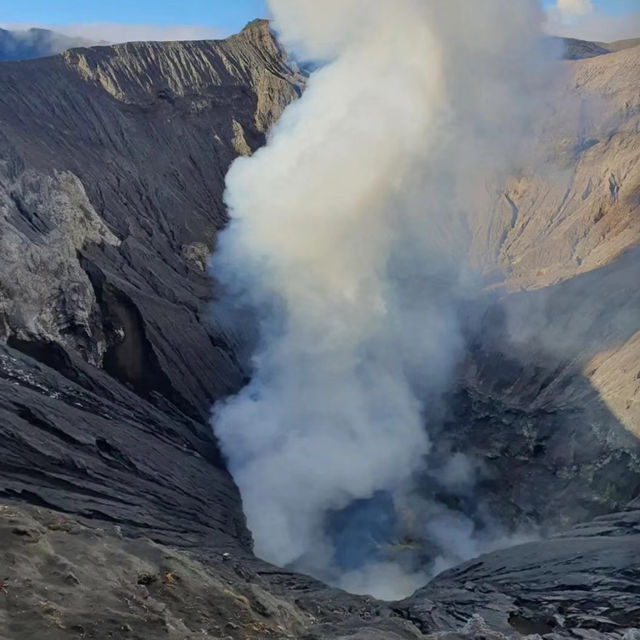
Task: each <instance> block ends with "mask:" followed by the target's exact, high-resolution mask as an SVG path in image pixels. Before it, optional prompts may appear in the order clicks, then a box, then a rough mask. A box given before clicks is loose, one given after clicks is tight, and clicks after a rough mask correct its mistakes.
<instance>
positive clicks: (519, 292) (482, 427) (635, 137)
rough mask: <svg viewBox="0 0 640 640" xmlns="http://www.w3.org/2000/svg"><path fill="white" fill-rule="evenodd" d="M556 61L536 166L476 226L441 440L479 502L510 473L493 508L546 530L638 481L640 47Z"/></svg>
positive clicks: (628, 492) (612, 505) (627, 495)
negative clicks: (550, 111)
mask: <svg viewBox="0 0 640 640" xmlns="http://www.w3.org/2000/svg"><path fill="white" fill-rule="evenodd" d="M630 44H631V45H633V43H630ZM565 64H566V65H567V72H568V77H567V81H566V83H565V84H564V85H563V86H562V87H559V89H558V92H557V94H556V97H555V100H556V104H557V105H565V107H564V108H566V110H567V111H566V113H565V112H563V111H562V109H561V108H560V107H558V109H557V112H556V113H555V115H554V117H553V118H552V120H551V121H550V122H549V123H548V124H547V125H545V129H544V132H543V133H541V136H540V141H539V143H538V145H539V148H538V149H537V150H535V151H536V152H537V153H538V154H539V157H542V158H544V160H545V162H544V163H543V164H542V166H541V167H540V166H539V167H537V168H536V170H535V171H533V170H525V171H523V173H522V175H521V176H519V177H517V178H514V179H513V180H512V181H511V182H510V184H509V185H508V187H507V189H506V190H505V191H504V192H502V193H498V194H496V206H495V208H494V209H493V211H492V214H491V215H490V216H487V217H486V218H478V219H477V220H476V223H477V224H476V226H475V227H473V226H472V237H473V240H472V248H471V257H472V260H474V261H475V262H476V264H477V265H478V266H479V267H480V268H481V269H485V271H486V273H487V274H489V277H490V281H492V282H494V283H495V284H494V285H493V286H491V287H490V288H489V290H488V291H487V296H486V298H485V302H486V304H487V311H486V313H485V315H484V317H483V319H482V320H481V321H480V322H479V323H476V324H473V328H472V329H471V331H470V333H471V336H472V337H471V344H472V347H471V349H470V350H469V354H468V358H467V362H466V364H465V367H463V370H462V371H461V391H460V393H459V394H458V395H456V396H455V398H454V400H453V402H452V406H453V407H454V408H453V417H452V420H451V421H450V422H449V423H448V429H445V431H446V435H445V437H444V440H445V441H446V440H447V439H449V440H450V441H451V442H452V444H451V446H452V447H453V448H454V449H458V448H461V449H464V450H466V451H469V452H472V453H474V454H477V453H478V452H479V453H480V455H481V456H482V459H483V460H485V461H486V462H487V463H488V465H489V468H490V469H491V470H492V473H491V474H490V475H493V477H494V478H496V479H498V478H499V479H500V480H494V481H492V480H490V479H487V480H486V490H487V493H488V494H490V495H496V490H497V488H498V485H499V484H500V483H501V482H502V481H503V480H504V478H510V479H511V486H512V487H513V489H512V490H511V491H509V492H508V493H509V495H508V498H507V501H506V504H505V503H504V501H502V503H501V504H496V505H495V507H496V510H497V511H498V512H500V511H501V510H502V509H506V510H507V513H508V514H509V516H508V517H513V515H514V513H520V514H521V515H522V517H525V518H527V517H530V516H533V518H534V519H535V520H537V521H538V522H546V523H553V526H562V525H563V524H565V525H566V524H567V523H569V522H576V521H579V520H580V519H583V518H585V517H588V516H589V514H594V513H606V512H607V511H610V510H612V509H616V508H621V507H623V506H624V505H625V504H626V503H627V501H628V500H630V499H631V498H632V497H634V496H635V495H637V492H638V490H639V487H640V476H639V473H640V449H639V447H638V434H639V433H640V405H639V404H638V401H639V398H640V378H639V377H638V371H637V369H638V367H637V363H638V361H640V351H639V350H638V349H639V342H638V332H639V331H640V297H639V295H638V291H637V287H636V286H635V285H634V283H635V282H637V281H638V277H639V276H640V260H639V259H638V258H639V255H638V250H637V245H638V242H639V241H640V226H639V221H640V199H639V198H638V194H639V193H640V172H639V170H638V167H640V135H639V133H638V132H639V131H640V92H639V90H638V78H640V47H638V46H630V47H628V48H626V49H623V50H620V51H619V52H616V53H612V54H608V55H599V56H598V57H593V58H590V59H588V60H580V61H577V62H571V63H565ZM461 425H462V426H461ZM488 434H494V435H496V434H500V435H498V436H497V437H489V438H488V437H487V435H488ZM487 443H490V444H487ZM441 446H445V445H441ZM503 497H504V495H503Z"/></svg>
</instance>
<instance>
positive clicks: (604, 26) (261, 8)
mask: <svg viewBox="0 0 640 640" xmlns="http://www.w3.org/2000/svg"><path fill="white" fill-rule="evenodd" d="M316 1H318V2H321V1H322V0H316ZM471 1H477V0H471ZM513 1H514V2H517V1H518V0H513ZM541 2H542V3H543V5H544V6H545V7H546V8H551V7H553V6H554V5H555V4H556V2H558V3H559V4H564V5H565V6H574V7H582V9H584V8H585V7H586V8H588V11H586V10H583V11H581V12H578V13H576V12H572V11H569V12H568V13H569V14H570V15H568V14H567V12H558V11H556V12H555V13H554V12H553V11H552V13H551V14H550V15H551V18H550V26H549V28H550V29H551V30H552V31H555V32H563V35H576V36H578V37H589V38H591V39H615V38H616V37H617V36H620V37H631V36H640V19H639V18H640V0H541ZM265 15H266V8H265V2H264V0H179V1H175V0H0V26H8V27H16V26H20V27H22V26H45V27H53V28H55V27H58V30H60V31H65V32H67V33H72V34H73V35H84V36H86V37H89V38H93V39H95V38H98V37H100V38H101V39H106V40H118V39H151V38H157V39H167V38H176V39H180V38H189V37H217V36H222V35H227V34H229V33H233V32H235V31H238V30H239V29H241V28H242V27H243V26H244V24H245V23H246V22H248V21H249V20H251V19H252V18H255V17H260V16H265ZM630 17H631V18H632V19H629V18H630ZM636 31H637V32H636Z"/></svg>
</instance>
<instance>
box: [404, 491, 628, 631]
mask: <svg viewBox="0 0 640 640" xmlns="http://www.w3.org/2000/svg"><path fill="white" fill-rule="evenodd" d="M398 610H399V611H403V612H404V614H405V615H406V616H407V618H408V619H410V620H412V621H413V622H414V624H417V625H418V626H420V627H421V628H423V629H424V630H428V631H433V630H434V628H435V629H440V630H443V631H446V630H450V629H452V628H454V629H455V628H456V627H460V626H461V625H463V624H464V623H465V621H466V620H467V619H469V618H470V617H472V616H474V615H476V616H480V617H481V618H482V619H483V620H484V621H485V622H486V624H487V625H488V627H489V628H490V629H492V630H495V631H500V632H502V633H504V634H505V636H507V637H514V636H515V637H521V636H533V635H534V634H537V636H534V637H538V638H540V637H542V638H545V639H548V640H560V639H561V638H588V639H592V640H605V639H614V638H619V639H622V638H633V637H635V636H634V635H632V633H633V632H634V630H635V632H638V630H639V629H638V628H639V627H640V510H638V505H637V504H635V505H633V504H631V505H629V507H628V509H627V510H626V511H623V512H620V513H615V514H611V515H607V516H603V517H600V518H597V519H596V520H594V521H593V522H592V523H590V524H588V525H585V526H582V527H576V528H574V529H572V530H571V531H568V532H565V533H563V534H562V535H559V536H556V537H554V538H552V539H550V540H544V541H541V542H533V543H530V544H527V545H523V546H518V547H512V548H510V549H505V550H504V551H498V552H495V553H492V554H489V555H486V556H482V557H480V558H477V559H475V560H471V561H469V562H467V563H465V564H463V565H461V566H459V567H456V568H455V569H452V570H450V571H447V572H445V573H443V574H441V575H440V576H438V577H437V578H436V579H435V580H433V581H432V582H431V583H430V584H429V585H428V586H427V587H426V588H425V589H422V590H420V591H418V592H417V593H416V594H415V595H414V596H413V597H411V598H409V599H408V600H406V601H404V602H403V603H402V604H401V605H400V606H399V607H398Z"/></svg>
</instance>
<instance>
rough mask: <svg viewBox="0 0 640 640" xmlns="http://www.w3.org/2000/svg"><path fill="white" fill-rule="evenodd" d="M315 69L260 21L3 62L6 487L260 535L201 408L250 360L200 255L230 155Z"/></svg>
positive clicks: (89, 507) (138, 516) (132, 518)
mask: <svg viewBox="0 0 640 640" xmlns="http://www.w3.org/2000/svg"><path fill="white" fill-rule="evenodd" d="M303 82H304V79H303V78H302V77H301V76H300V75H299V74H298V73H297V72H296V70H295V69H293V68H291V67H289V66H288V64H287V61H286V59H285V57H284V54H283V53H282V51H281V50H280V48H279V47H278V45H277V44H276V43H275V41H274V40H273V38H272V37H271V35H270V33H269V31H268V28H267V26H266V23H256V24H254V25H251V26H250V27H248V28H247V29H246V30H245V31H244V32H243V33H241V34H240V35H238V36H236V37H233V38H230V39H229V40H227V41H224V42H207V43H184V44H178V43H171V44H166V45H160V44H130V45H121V46H117V47H99V48H95V49H79V50H74V51H72V52H69V53H67V54H65V55H64V56H59V57H56V58H48V59H45V60H34V61H27V62H22V63H17V64H9V63H5V64H3V65H0V85H1V86H2V88H3V90H2V92H0V122H1V125H0V219H1V224H2V227H1V229H2V233H1V235H0V245H1V247H2V251H1V252H0V266H1V268H0V336H1V338H2V341H3V342H5V343H6V344H7V345H8V346H7V347H5V351H4V352H3V356H2V358H3V365H2V383H1V384H2V385H4V391H3V392H2V393H3V401H2V410H3V413H4V416H5V417H4V419H3V420H2V424H1V425H0V432H1V433H2V442H3V446H2V448H1V449H0V457H1V461H2V469H3V471H2V476H1V480H0V495H3V496H5V497H18V498H20V497H21V498H23V499H26V500H28V501H30V502H34V503H37V504H46V505H49V506H53V507H55V508H59V509H63V510H66V511H74V512H77V513H82V514H85V515H86V514H92V515H94V516H95V517H97V518H102V519H104V520H106V521H111V522H116V523H120V524H122V525H123V526H124V525H126V526H131V527H134V528H136V527H137V528H142V529H149V528H150V529H154V530H156V531H162V530H165V531H170V532H171V533H170V535H167V536H166V539H172V538H176V537H177V538H182V537H184V538H185V540H188V539H190V538H193V537H194V535H195V536H205V537H206V536H211V537H216V536H219V537H220V539H216V541H217V543H222V542H224V540H223V539H224V538H225V537H227V538H232V539H233V540H234V542H235V543H236V544H237V543H238V542H240V543H242V544H245V545H248V544H249V543H248V540H249V536H248V534H247V532H246V530H245V529H244V524H243V517H242V514H241V508H240V503H239V498H238V494H237V491H236V489H235V487H234V486H233V484H232V482H231V480H230V478H229V476H228V474H227V473H226V471H225V470H224V464H223V463H222V461H221V459H220V456H219V454H218V452H217V446H216V443H215V442H214V440H213V437H212V435H211V432H210V427H209V426H208V424H207V422H208V420H207V417H208V411H209V408H210V406H211V403H212V402H213V401H214V400H215V399H216V398H218V397H220V396H221V395H224V394H227V393H229V392H231V391H233V390H234V389H237V388H238V387H239V385H241V384H242V381H243V376H244V374H243V372H242V371H241V368H240V367H239V365H238V364H237V362H236V359H235V356H234V352H233V336H228V335H225V334H223V333H221V331H220V329H219V328H218V327H216V326H215V324H214V323H210V322H209V321H208V320H207V317H208V316H209V304H210V300H211V287H212V283H211V281H210V279H209V277H208V276H207V275H206V273H205V267H206V261H207V259H208V255H209V253H210V251H211V248H212V247H211V243H212V241H213V238H214V236H215V231H216V230H217V229H218V228H219V227H220V226H221V225H223V224H224V221H225V213H224V209H223V205H222V190H223V184H224V175H225V172H226V170H227V168H228V166H229V164H230V162H231V161H232V160H233V158H235V157H236V156H237V155H238V154H239V153H249V152H250V151H251V150H252V149H255V148H256V147H257V146H259V145H260V144H262V143H263V142H264V136H265V131H266V129H267V127H268V126H269V125H270V124H272V123H273V121H274V120H275V119H276V118H277V117H278V115H279V114H280V112H281V111H282V108H283V107H284V106H285V105H286V104H287V102H289V101H290V100H292V99H294V98H295V97H296V96H297V95H298V94H299V92H300V90H301V86H302V85H303ZM29 358H35V360H37V361H39V362H40V363H41V365H37V367H41V368H39V369H37V372H35V371H34V366H36V365H35V364H34V362H33V361H32V360H30V359H29ZM47 367H51V368H52V369H53V370H51V369H47ZM43 389H44V390H45V391H42V390H43ZM127 496H128V497H127ZM198 505H199V506H198ZM207 505H208V506H207ZM196 512H198V513H196ZM196 520H200V522H201V527H200V526H198V525H196ZM198 529H200V530H199V531H198Z"/></svg>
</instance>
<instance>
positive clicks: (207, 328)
mask: <svg viewBox="0 0 640 640" xmlns="http://www.w3.org/2000/svg"><path fill="white" fill-rule="evenodd" d="M639 55H640V49H638V48H628V49H625V50H623V51H620V52H618V53H613V54H604V53H603V54H601V55H598V56H597V57H593V58H591V59H588V60H582V61H578V62H571V63H566V64H568V65H570V67H569V73H570V74H571V80H570V81H569V89H570V91H571V92H575V93H577V94H578V95H579V96H580V95H583V94H584V95H585V96H586V94H587V93H588V94H589V95H591V94H593V95H594V96H597V99H598V105H599V107H598V109H599V110H598V113H597V114H595V115H593V117H589V118H584V119H583V120H582V121H581V122H583V126H581V128H580V130H579V131H573V132H568V133H567V134H566V136H565V137H563V138H560V139H558V138H553V137H552V136H550V139H552V140H555V142H554V145H553V146H552V148H553V150H552V154H553V157H554V159H555V161H556V162H563V163H564V166H563V171H561V172H560V173H559V177H558V174H554V175H553V176H544V175H543V176H542V177H540V176H537V177H535V178H534V177H531V176H528V175H527V174H524V175H523V176H520V177H518V179H515V180H514V181H513V183H512V184H511V185H510V186H509V187H508V189H507V191H506V192H505V193H501V194H498V196H497V198H496V203H495V208H494V213H493V215H492V216H491V218H490V220H489V222H488V224H487V225H486V226H484V227H480V228H478V229H475V230H474V233H473V246H472V250H471V254H472V258H474V257H475V258H476V263H477V264H478V266H479V267H480V268H481V269H484V270H485V271H486V272H487V274H488V276H489V277H490V278H491V281H492V282H493V283H494V286H493V287H492V288H490V289H489V290H488V291H487V292H486V295H485V296H484V297H483V302H482V305H480V310H478V308H476V307H474V309H473V310H471V311H470V314H469V315H470V317H469V323H468V324H469V330H468V334H469V347H470V348H469V356H468V359H467V362H465V363H464V365H463V366H461V369H460V376H459V386H458V388H457V389H455V390H453V391H452V393H451V396H450V398H449V399H448V400H449V402H448V403H447V404H448V407H447V411H448V414H449V419H448V422H447V423H446V424H445V428H444V429H443V434H442V437H441V438H439V439H437V442H438V449H437V450H436V451H435V452H434V455H444V454H446V453H450V452H452V451H457V452H461V451H462V452H465V453H467V454H469V455H472V456H474V457H475V458H478V459H479V460H481V461H482V463H483V465H484V466H485V468H486V469H487V473H486V475H485V477H484V479H483V480H482V482H481V483H480V485H479V487H478V490H477V491H478V497H480V498H482V499H483V500H484V501H486V502H488V503H490V504H492V505H493V507H494V510H495V513H496V514H497V515H498V517H500V518H502V519H503V520H504V522H506V523H508V522H522V521H527V522H532V523H536V524H540V523H542V524H546V525H547V526H548V527H549V528H554V529H555V528H558V527H559V526H564V527H570V526H571V525H572V524H574V523H576V522H579V521H581V520H589V519H590V518H593V517H594V516H600V515H603V518H601V519H599V520H596V521H595V524H593V525H588V526H586V527H578V528H577V529H573V530H570V532H568V533H564V534H562V537H560V538H554V539H553V540H551V541H541V542H538V543H534V545H533V546H528V547H518V548H515V549H513V550H508V551H506V552H498V553H497V554H494V555H490V556H487V557H485V558H482V559H480V560H478V561H476V562H473V563H471V564H470V565H466V566H463V567H462V568H459V569H454V570H452V571H451V572H448V573H446V574H444V575H443V576H441V577H439V578H438V579H437V580H436V581H435V582H434V583H433V584H432V585H429V586H428V587H426V589H425V590H424V591H421V592H419V593H418V594H416V596H414V598H412V599H410V600H408V601H406V602H403V603H398V604H393V605H388V604H382V603H378V602H375V601H373V600H371V599H370V598H356V597H352V596H348V595H346V594H343V593H340V592H336V591H334V590H331V589H328V588H326V587H324V586H323V585H320V584H318V583H316V582H314V581H312V580H310V579H308V578H305V577H304V576H296V575H294V574H291V573H290V572H288V571H286V570H281V569H276V568H274V567H269V566H267V565H265V564H264V563H261V562H260V561H258V560H256V559H255V558H253V557H252V555H251V539H250V534H249V533H248V531H247V530H246V526H245V523H244V518H243V516H242V510H241V505H240V499H239V496H238V492H237V489H236V488H235V486H234V484H233V482H232V480H231V478H230V476H229V475H228V473H227V471H226V469H225V465H224V461H223V460H222V459H221V457H220V455H219V452H218V448H217V445H216V442H215V440H214V438H213V436H212V434H211V430H210V427H209V425H208V424H207V422H208V420H207V418H208V411H209V408H210V406H211V403H212V402H213V401H215V400H216V399H218V398H220V397H223V396H225V395H226V394H229V393H232V392H234V391H235V390H237V389H238V388H239V387H240V386H241V385H242V384H243V382H244V379H245V375H246V374H245V372H244V371H243V368H242V366H241V364H240V363H239V361H238V356H237V354H238V351H239V347H240V344H239V342H238V341H239V337H238V336H235V335H232V334H230V333H229V331H228V330H226V329H223V325H222V323H220V322H218V321H217V320H216V308H215V295H216V294H215V292H214V294H213V301H212V294H211V291H212V287H213V283H212V282H211V280H210V278H209V277H208V276H207V274H206V261H207V257H208V255H209V252H210V250H211V249H212V243H213V242H214V238H215V233H216V231H217V230H218V229H219V228H220V227H221V226H222V225H224V223H225V212H224V207H223V202H222V190H223V185H224V175H225V173H226V170H227V168H228V166H229V164H230V163H231V161H232V160H233V159H234V158H235V157H236V156H237V155H239V154H248V153H251V152H252V151H253V150H255V149H256V148H258V147H259V146H260V145H262V144H263V143H264V142H265V136H266V133H267V132H268V129H269V127H270V126H271V125H272V124H273V123H274V122H275V120H276V119H277V118H278V116H279V115H280V113H281V112H282V110H283V108H284V107H285V106H286V105H287V104H288V103H289V102H291V101H292V100H294V99H295V98H296V97H297V96H298V95H300V92H301V91H302V90H303V87H304V82H305V78H304V76H303V75H302V74H300V72H299V71H298V70H297V68H296V67H295V65H293V64H292V63H291V62H290V61H288V60H287V58H286V55H285V54H284V53H283V51H282V50H281V49H280V47H279V46H278V44H277V43H276V42H275V40H274V39H273V37H272V36H271V34H270V32H269V29H268V25H267V24H266V23H265V22H261V21H258V22H255V23H252V24H251V25H249V26H248V27H247V28H246V29H245V30H244V31H243V32H242V33H241V34H239V35H237V36H234V37H232V38H229V39H228V40H226V41H222V42H193V43H165V44H157V43H135V44H126V45H117V46H114V47H95V48H90V49H76V50H72V51H69V52H66V53H65V54H63V55H61V56H58V57H55V58H49V59H45V60H33V61H26V62H21V63H4V64H0V86H1V87H2V91H0V246H1V249H2V250H1V251H0V338H1V340H2V342H3V345H2V346H1V347H0V413H1V414H2V419H1V420H0V443H1V446H0V498H1V499H2V501H3V503H5V505H6V506H5V507H4V509H3V510H2V512H0V543H1V544H0V549H1V551H0V554H2V555H0V568H1V569H2V571H1V572H0V573H3V574H4V575H3V576H2V575H0V579H3V578H4V586H0V622H1V623H2V624H1V625H0V637H1V638H3V640H4V638H5V637H6V638H7V639H10V640H23V639H25V640H26V639H29V638H41V637H51V638H58V637H59V638H67V637H74V636H77V637H87V638H92V637H93V638H108V637H115V638H117V637H132V638H141V639H142V638H145V639H146V638H156V637H158V635H159V634H162V635H167V636H168V637H170V638H184V639H186V638H205V637H213V638H221V637H222V638H224V637H231V638H247V637H255V638H268V637H274V638H283V637H306V638H308V639H309V640H312V639H313V638H316V639H317V638H335V639H336V640H337V639H338V638H346V637H350V638H363V639H367V640H372V639H375V638H381V639H385V638H389V639H393V638H417V637H424V635H423V634H432V633H443V634H445V635H442V636H440V637H442V638H455V637H478V636H479V635H483V636H484V637H488V638H491V637H495V638H499V637H503V635H504V634H506V635H508V636H509V635H512V636H514V637H519V636H520V635H526V634H528V633H539V634H542V635H546V636H548V637H549V638H559V637H576V636H577V637H586V638H599V637H603V636H602V635H601V634H603V633H604V634H614V633H615V634H616V635H617V636H618V637H622V635H623V634H624V633H625V632H626V631H625V630H626V629H628V628H631V627H634V626H638V627H640V620H638V611H639V610H640V592H639V591H638V589H637V586H634V585H635V582H634V581H637V577H638V576H637V573H638V570H639V567H638V562H639V561H640V545H639V543H640V540H639V539H638V527H639V526H640V519H639V512H638V509H637V505H636V506H635V507H633V505H632V506H629V507H627V505H628V503H629V502H630V501H631V500H632V499H633V498H635V496H637V495H638V488H639V487H640V460H639V448H638V441H637V439H636V438H635V437H634V435H632V434H633V433H636V432H637V430H638V425H639V423H640V415H639V413H640V412H639V410H638V403H637V398H638V377H637V376H638V374H637V371H634V368H637V362H638V357H637V356H638V355H640V354H639V353H638V351H637V349H638V348H640V344H639V341H638V340H637V332H638V331H640V326H638V324H640V308H639V306H640V298H639V297H638V292H637V286H635V283H636V282H637V275H638V265H639V264H640V263H639V262H638V259H637V251H634V249H633V247H634V245H637V242H638V227H637V224H636V223H637V219H636V218H637V212H638V204H639V202H640V201H639V200H638V193H640V177H639V174H638V172H637V166H638V162H637V160H638V153H639V148H640V147H639V145H638V140H639V134H638V131H640V129H639V128H638V127H639V126H640V125H639V123H638V114H640V98H639V96H638V83H637V79H638V74H639V71H638V60H639V58H638V56H639ZM566 90H567V89H566V88H565V91H566ZM596 115H597V117H596ZM601 116H602V117H601ZM603 123H604V125H603ZM487 255H488V256H490V259H489V260H485V261H484V262H483V261H482V260H480V259H479V258H478V256H487ZM212 302H213V306H212ZM434 490H435V491H437V487H436V488H435V489H434ZM443 500H445V501H446V502H447V503H448V504H455V503H456V501H460V496H444V497H443ZM26 505H31V506H26ZM625 509H627V510H626V511H625ZM614 511H615V512H617V513H618V515H613V516H604V514H609V513H612V512H614ZM636 549H638V550H639V553H637V554H635V552H634V550H636ZM614 551H615V553H614ZM225 553H227V554H230V556H229V557H227V556H223V554H225ZM531 555H533V556H534V557H535V558H536V562H535V565H536V566H535V568H532V567H531V566H530V560H529V558H530V556H531ZM567 566H571V567H573V568H574V569H575V572H574V573H572V574H570V575H569V574H567V571H566V567H567ZM534 569H535V570H534ZM565 574H566V575H568V577H567V578H566V579H565ZM559 575H561V576H562V579H560V578H559V577H558V576H559ZM563 580H565V582H563ZM567 580H568V581H569V582H567ZM580 581H586V582H589V583H591V584H592V585H593V588H592V589H590V591H589V592H585V591H581V590H580V589H579V588H577V587H576V585H577V583H578V582H580ZM598 590H600V591H598ZM605 601H606V602H605ZM607 602H608V604H607ZM605 605H606V606H605ZM474 613H480V614H482V616H483V618H484V619H485V620H486V621H487V622H488V623H489V624H490V626H491V627H492V628H493V629H494V631H491V630H489V629H488V628H487V626H486V624H484V623H482V622H481V621H480V620H477V619H476V620H474V619H472V615H473V614H474ZM463 628H465V629H466V630H465V631H464V632H462V631H461V633H460V635H458V634H453V633H451V634H448V631H450V630H452V629H463ZM574 631H575V634H574ZM3 633H4V634H5V635H4V636H3V635H2V634H3ZM45 634H46V635H45ZM501 634H502V635H501ZM549 634H551V635H549ZM554 634H555V635H554ZM598 634H600V635H598ZM427 637H429V636H428V635H427ZM608 637H616V636H614V635H609V636H608Z"/></svg>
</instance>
